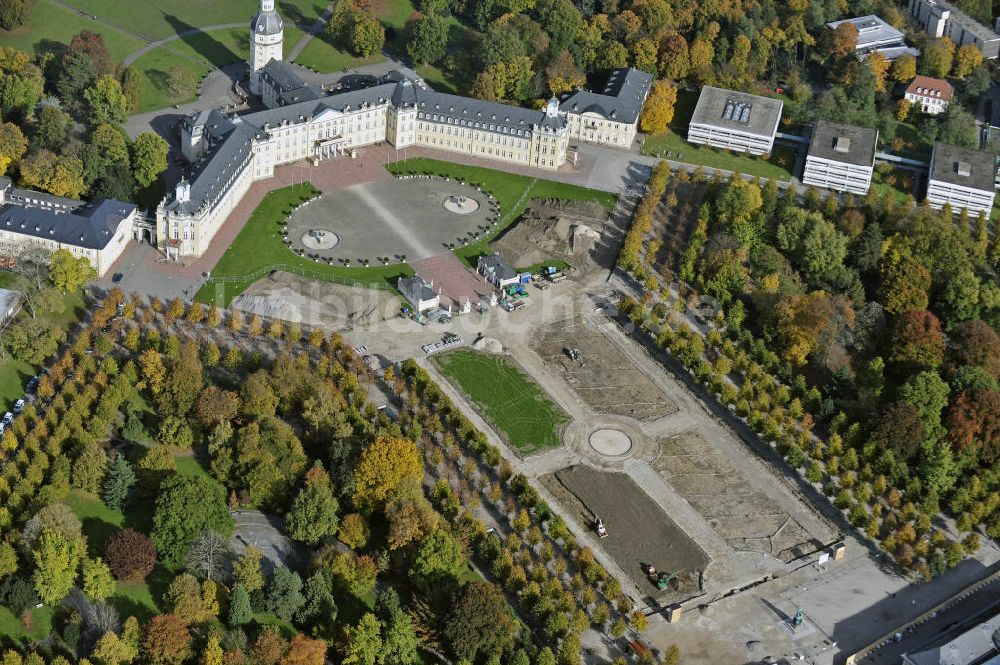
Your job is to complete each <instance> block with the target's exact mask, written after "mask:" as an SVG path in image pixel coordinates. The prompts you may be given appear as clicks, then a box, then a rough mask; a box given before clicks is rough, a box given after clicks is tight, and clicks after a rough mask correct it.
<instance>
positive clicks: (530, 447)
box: [435, 349, 568, 455]
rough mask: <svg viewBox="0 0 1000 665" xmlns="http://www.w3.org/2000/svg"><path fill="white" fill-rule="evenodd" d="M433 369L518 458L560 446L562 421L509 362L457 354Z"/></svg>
mask: <svg viewBox="0 0 1000 665" xmlns="http://www.w3.org/2000/svg"><path fill="white" fill-rule="evenodd" d="M435 363H436V364H437V366H438V368H439V369H440V370H441V372H442V373H444V374H445V375H446V376H447V377H448V378H449V379H450V380H451V381H453V382H454V383H455V384H456V385H457V386H458V387H459V388H461V390H462V392H464V393H465V394H466V395H467V396H468V397H469V399H470V400H472V402H473V403H474V404H475V405H476V408H477V410H478V411H479V412H480V413H481V414H482V415H483V417H485V418H486V419H487V420H489V421H490V422H491V423H492V424H493V426H494V427H495V428H496V429H497V430H498V431H499V433H500V434H501V435H502V436H503V437H504V439H505V440H506V441H507V443H509V444H510V445H511V446H512V447H513V448H514V449H515V450H517V451H518V452H519V453H521V454H522V455H530V454H532V453H535V452H538V451H541V450H544V449H545V448H554V447H556V446H558V445H560V434H561V432H562V426H563V425H564V424H565V423H566V422H567V420H568V416H567V415H566V413H565V412H564V411H563V410H562V409H561V408H559V406H558V405H557V404H555V403H554V402H553V401H552V399H551V398H550V397H549V396H548V395H546V394H545V392H544V391H543V390H542V388H541V387H540V386H539V385H538V384H537V383H535V382H534V381H532V380H531V378H530V377H528V376H527V375H526V374H525V373H524V372H522V371H521V369H520V368H518V367H517V366H516V365H515V364H514V363H513V362H511V361H510V360H509V359H507V358H504V357H502V356H490V355H484V354H480V353H476V352H475V351H470V350H466V349H460V350H457V351H452V352H451V353H446V354H444V355H442V356H438V357H436V358H435Z"/></svg>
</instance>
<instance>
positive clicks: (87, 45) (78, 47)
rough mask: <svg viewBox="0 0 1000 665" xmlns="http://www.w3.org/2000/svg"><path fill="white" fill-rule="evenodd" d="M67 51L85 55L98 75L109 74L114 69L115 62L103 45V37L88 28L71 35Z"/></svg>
mask: <svg viewBox="0 0 1000 665" xmlns="http://www.w3.org/2000/svg"><path fill="white" fill-rule="evenodd" d="M66 52H67V53H80V54H83V55H85V56H87V58H88V59H90V62H91V63H92V64H93V65H94V71H96V72H97V73H98V75H100V76H104V75H105V74H110V73H111V72H112V71H114V68H115V63H114V61H113V60H112V58H111V53H109V52H108V48H107V46H105V45H104V37H103V36H102V35H100V34H99V33H96V32H92V31H90V30H81V31H80V32H78V33H76V34H75V35H73V38H72V39H71V40H70V42H69V47H67V49H66Z"/></svg>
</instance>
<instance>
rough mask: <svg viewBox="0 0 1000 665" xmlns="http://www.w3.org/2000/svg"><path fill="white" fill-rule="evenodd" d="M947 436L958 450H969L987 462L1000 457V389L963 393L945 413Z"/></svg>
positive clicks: (992, 461)
mask: <svg viewBox="0 0 1000 665" xmlns="http://www.w3.org/2000/svg"><path fill="white" fill-rule="evenodd" d="M945 426H946V427H947V428H948V440H949V441H950V442H951V444H952V445H953V446H954V447H955V449H956V450H959V451H969V452H970V453H971V454H972V455H973V456H974V457H977V458H979V459H982V460H984V461H985V462H986V463H990V464H992V463H994V462H995V461H997V459H1000V393H998V392H997V391H996V390H979V391H976V392H973V393H962V394H961V395H959V396H958V397H957V398H956V399H955V401H954V402H953V403H952V404H951V406H949V407H948V412H947V415H946V417H945Z"/></svg>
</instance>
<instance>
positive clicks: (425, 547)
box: [409, 529, 466, 594]
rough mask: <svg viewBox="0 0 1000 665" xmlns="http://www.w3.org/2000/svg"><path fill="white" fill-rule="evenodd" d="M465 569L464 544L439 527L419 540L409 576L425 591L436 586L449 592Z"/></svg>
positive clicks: (437, 588) (439, 589)
mask: <svg viewBox="0 0 1000 665" xmlns="http://www.w3.org/2000/svg"><path fill="white" fill-rule="evenodd" d="M465 569H466V560H465V552H463V551H462V546H461V545H459V544H458V541H456V540H455V539H454V538H452V536H451V535H450V534H449V533H448V532H446V531H445V530H444V529H438V530H437V531H435V532H433V533H431V534H429V535H427V536H425V537H424V539H423V540H421V541H420V546H419V547H418V548H417V553H416V556H415V557H414V559H413V563H412V564H411V565H410V572H409V577H410V579H411V580H412V581H413V583H414V584H415V585H416V586H417V588H418V589H421V590H422V591H424V592H425V593H427V592H429V591H431V590H435V591H441V592H442V593H446V594H450V593H451V591H452V590H453V588H454V587H455V585H456V584H457V583H458V580H459V579H460V578H461V576H462V574H463V573H464V572H465Z"/></svg>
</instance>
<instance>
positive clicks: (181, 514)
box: [152, 476, 233, 570]
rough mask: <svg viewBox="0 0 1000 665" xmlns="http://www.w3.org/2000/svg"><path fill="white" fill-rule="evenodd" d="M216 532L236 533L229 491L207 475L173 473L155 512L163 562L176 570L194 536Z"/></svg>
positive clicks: (155, 534)
mask: <svg viewBox="0 0 1000 665" xmlns="http://www.w3.org/2000/svg"><path fill="white" fill-rule="evenodd" d="M203 531H215V532H217V533H219V534H221V535H222V536H223V537H224V538H229V536H230V535H232V532H233V518H232V517H230V515H229V508H228V506H227V504H226V490H225V489H224V488H223V487H222V486H221V485H219V484H218V483H217V482H215V481H214V480H211V479H209V478H206V477H204V476H196V477H190V478H189V477H184V476H174V477H172V478H170V479H168V480H166V481H165V482H164V483H163V485H162V487H161V490H160V495H159V496H158V497H157V499H156V508H155V512H154V513H153V532H152V539H153V543H155V544H156V549H157V550H158V551H159V553H160V557H161V561H162V562H163V564H164V565H165V566H166V567H167V568H169V569H171V570H176V569H178V568H180V567H181V566H182V565H183V564H184V558H185V555H186V554H187V552H188V549H189V548H190V546H191V541H193V540H194V538H195V536H196V535H197V534H199V533H201V532H203Z"/></svg>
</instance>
